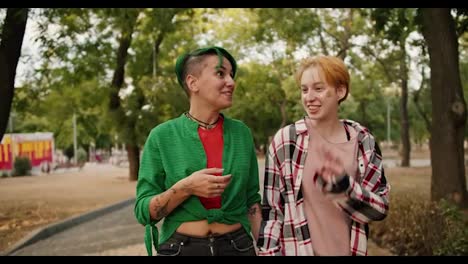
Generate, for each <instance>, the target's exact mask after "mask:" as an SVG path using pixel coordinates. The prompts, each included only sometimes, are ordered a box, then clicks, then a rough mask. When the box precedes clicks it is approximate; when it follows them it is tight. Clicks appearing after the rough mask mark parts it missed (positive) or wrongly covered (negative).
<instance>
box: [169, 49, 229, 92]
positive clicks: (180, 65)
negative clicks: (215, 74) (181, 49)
mask: <svg viewBox="0 0 468 264" xmlns="http://www.w3.org/2000/svg"><path fill="white" fill-rule="evenodd" d="M205 55H218V58H219V63H218V66H217V67H221V66H222V65H223V57H225V58H226V59H227V60H228V61H229V62H230V63H231V66H232V77H233V78H234V77H235V76H236V71H237V63H236V60H235V59H234V57H232V55H231V54H230V53H229V52H227V50H225V49H223V48H221V47H217V46H211V47H207V48H200V49H196V50H193V51H191V52H188V53H184V54H182V55H180V56H179V57H178V58H177V60H176V64H175V73H176V76H177V81H178V82H179V84H180V86H181V87H182V88H183V89H184V91H186V92H187V94H188V88H187V87H186V84H185V81H184V80H185V77H187V74H188V69H189V68H190V67H188V66H189V65H190V64H192V63H191V62H199V61H200V60H198V58H200V59H202V58H203V57H204V56H205Z"/></svg>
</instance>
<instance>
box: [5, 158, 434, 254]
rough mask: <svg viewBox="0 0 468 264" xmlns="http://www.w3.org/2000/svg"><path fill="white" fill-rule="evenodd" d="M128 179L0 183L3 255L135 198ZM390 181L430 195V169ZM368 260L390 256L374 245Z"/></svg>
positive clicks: (75, 174)
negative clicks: (37, 234) (37, 233)
mask: <svg viewBox="0 0 468 264" xmlns="http://www.w3.org/2000/svg"><path fill="white" fill-rule="evenodd" d="M391 155H392V153H388V156H391ZM417 156H418V157H417V158H425V157H428V154H427V153H419V154H418V155H417ZM385 157H386V153H385V152H384V158H385ZM127 175H128V168H119V167H115V166H112V165H102V164H101V165H96V164H89V163H88V164H86V166H85V167H84V168H83V169H82V170H81V171H78V170H76V169H75V170H69V171H65V172H62V173H54V174H42V175H39V176H29V177H13V178H0V252H2V251H4V250H6V249H8V248H10V247H11V246H12V245H14V244H15V243H16V242H18V241H20V240H21V239H22V238H23V237H25V236H26V235H27V234H29V233H30V232H31V231H33V230H35V229H37V228H39V227H42V226H45V225H47V224H50V223H53V222H57V221H60V220H63V219H65V218H68V217H71V216H75V215H79V214H82V213H84V212H88V211H91V210H94V209H97V208H101V207H104V206H106V205H110V204H113V203H116V202H119V201H122V200H125V199H128V198H131V197H134V195H135V185H136V182H130V181H129V180H128V176H127ZM386 175H387V178H388V181H389V182H390V184H391V185H392V190H393V191H413V190H417V191H419V192H422V193H424V194H427V195H429V190H430V175H431V169H430V167H422V168H391V169H386ZM108 253H109V254H112V252H108ZM369 254H370V255H388V254H389V253H388V252H387V251H386V250H385V249H380V248H378V247H376V246H375V244H373V243H372V244H370V245H369Z"/></svg>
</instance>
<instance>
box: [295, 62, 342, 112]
mask: <svg viewBox="0 0 468 264" xmlns="http://www.w3.org/2000/svg"><path fill="white" fill-rule="evenodd" d="M311 67H318V68H319V69H320V70H321V71H322V74H323V76H324V77H325V81H326V82H327V83H328V84H330V85H334V86H335V87H336V88H338V87H339V86H340V85H344V86H345V88H346V93H345V96H344V97H343V98H341V99H340V101H339V103H341V102H343V101H344V100H346V97H348V93H349V82H350V76H349V72H348V68H347V67H346V65H345V64H344V62H343V60H341V59H340V58H338V57H334V56H325V55H318V56H314V57H309V58H306V59H304V60H302V62H301V64H300V65H299V68H298V69H297V71H296V76H295V77H296V82H297V85H299V86H300V85H301V78H302V74H303V73H304V71H305V70H306V69H308V68H311Z"/></svg>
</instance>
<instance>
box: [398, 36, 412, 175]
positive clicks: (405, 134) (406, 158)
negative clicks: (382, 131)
mask: <svg viewBox="0 0 468 264" xmlns="http://www.w3.org/2000/svg"><path fill="white" fill-rule="evenodd" d="M405 39H406V37H405V38H403V39H402V40H401V41H400V49H401V53H402V54H401V57H400V78H401V79H400V80H401V101H400V115H401V118H400V122H401V133H400V136H401V166H402V167H409V166H410V153H411V142H410V134H409V118H408V68H407V65H406V50H405Z"/></svg>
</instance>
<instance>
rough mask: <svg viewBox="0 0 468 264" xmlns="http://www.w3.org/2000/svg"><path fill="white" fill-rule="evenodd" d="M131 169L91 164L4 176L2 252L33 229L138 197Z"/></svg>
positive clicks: (0, 227)
mask: <svg viewBox="0 0 468 264" xmlns="http://www.w3.org/2000/svg"><path fill="white" fill-rule="evenodd" d="M127 175H128V169H127V168H118V167H114V166H110V165H92V164H87V165H86V166H85V167H84V168H83V169H82V170H81V171H78V170H77V169H73V170H72V169H70V170H68V171H66V172H62V173H54V174H42V175H38V176H28V177H12V178H0V252H2V251H4V250H6V249H8V248H9V247H11V246H13V245H14V244H15V243H16V242H18V241H20V240H21V239H22V238H23V237H25V236H26V235H27V234H28V233H29V232H31V231H33V230H35V229H36V228H39V227H42V226H45V225H47V224H50V223H53V222H57V221H60V220H63V219H66V218H68V217H71V216H75V215H79V214H82V213H84V212H88V211H91V210H94V209H97V208H101V207H104V206H106V205H110V204H113V203H117V202H119V201H122V200H125V199H128V198H131V197H134V196H135V185H136V182H130V181H129V180H128V177H127Z"/></svg>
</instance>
